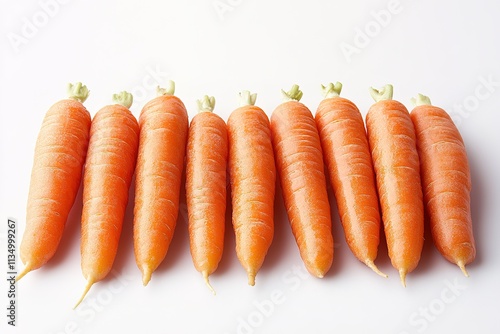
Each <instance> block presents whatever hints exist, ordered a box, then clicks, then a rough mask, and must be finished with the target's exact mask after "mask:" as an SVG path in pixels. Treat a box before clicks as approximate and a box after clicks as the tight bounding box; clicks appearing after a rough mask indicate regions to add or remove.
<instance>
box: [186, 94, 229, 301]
mask: <svg viewBox="0 0 500 334" xmlns="http://www.w3.org/2000/svg"><path fill="white" fill-rule="evenodd" d="M198 102H199V109H200V112H199V113H198V114H197V115H196V116H194V118H193V119H192V120H191V125H190V126H189V135H188V144H187V153H186V157H187V159H186V200H187V209H188V219H189V222H188V227H189V240H190V249H191V256H192V258H193V263H194V266H195V268H196V270H198V271H199V272H200V273H201V274H202V275H203V277H204V279H205V282H206V283H207V285H208V286H209V287H210V288H211V289H212V287H211V286H210V284H209V282H208V276H209V275H211V274H212V273H213V272H214V271H215V270H216V269H217V266H218V265H219V262H220V260H221V258H222V253H223V251H224V230H225V224H226V219H225V218H226V171H227V159H228V138H227V126H226V122H224V120H223V119H222V118H221V117H220V116H218V115H217V114H215V113H213V112H212V110H213V108H214V104H215V99H214V98H208V96H205V98H204V99H203V100H200V101H198ZM212 291H214V290H213V289H212Z"/></svg>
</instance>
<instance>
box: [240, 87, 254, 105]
mask: <svg viewBox="0 0 500 334" xmlns="http://www.w3.org/2000/svg"><path fill="white" fill-rule="evenodd" d="M239 96H240V98H239V100H240V106H241V107H244V106H253V105H255V101H257V94H256V93H253V94H252V93H250V91H248V90H244V91H241V92H240V93H239Z"/></svg>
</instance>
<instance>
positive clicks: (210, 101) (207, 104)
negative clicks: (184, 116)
mask: <svg viewBox="0 0 500 334" xmlns="http://www.w3.org/2000/svg"><path fill="white" fill-rule="evenodd" d="M196 103H197V104H198V112H204V111H208V112H212V111H214V108H215V97H213V96H208V95H205V96H203V98H202V99H200V100H196Z"/></svg>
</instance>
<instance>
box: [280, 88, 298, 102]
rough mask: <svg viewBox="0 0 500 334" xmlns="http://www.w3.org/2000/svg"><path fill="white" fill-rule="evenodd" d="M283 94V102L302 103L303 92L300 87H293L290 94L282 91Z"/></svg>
mask: <svg viewBox="0 0 500 334" xmlns="http://www.w3.org/2000/svg"><path fill="white" fill-rule="evenodd" d="M281 94H283V101H285V102H286V101H300V99H301V98H302V95H303V93H302V91H301V90H300V89H299V85H293V86H292V88H290V90H289V91H288V92H285V91H284V90H283V89H282V90H281Z"/></svg>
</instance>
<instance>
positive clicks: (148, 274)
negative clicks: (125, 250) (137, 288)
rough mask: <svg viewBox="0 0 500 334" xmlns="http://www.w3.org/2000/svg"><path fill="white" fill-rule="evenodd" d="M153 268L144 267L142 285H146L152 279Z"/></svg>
mask: <svg viewBox="0 0 500 334" xmlns="http://www.w3.org/2000/svg"><path fill="white" fill-rule="evenodd" d="M151 274H152V272H151V270H149V268H146V269H144V271H143V272H142V285H144V286H146V285H148V283H149V281H151Z"/></svg>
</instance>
